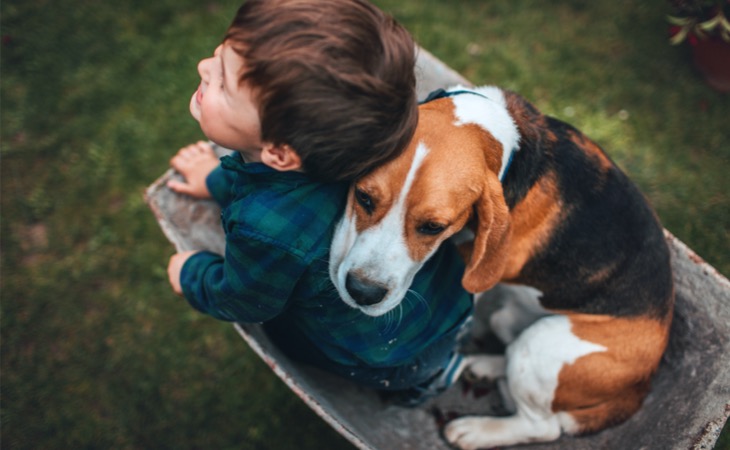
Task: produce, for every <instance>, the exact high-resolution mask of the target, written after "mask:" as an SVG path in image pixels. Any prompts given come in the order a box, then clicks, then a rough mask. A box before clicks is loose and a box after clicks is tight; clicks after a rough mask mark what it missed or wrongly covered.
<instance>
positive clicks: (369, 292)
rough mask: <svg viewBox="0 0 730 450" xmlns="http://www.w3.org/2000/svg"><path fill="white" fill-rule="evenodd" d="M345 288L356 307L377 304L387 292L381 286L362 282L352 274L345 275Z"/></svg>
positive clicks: (365, 281) (366, 281) (362, 280)
mask: <svg viewBox="0 0 730 450" xmlns="http://www.w3.org/2000/svg"><path fill="white" fill-rule="evenodd" d="M345 288H347V292H348V293H349V294H350V296H351V297H352V298H353V299H354V300H355V301H356V302H357V304H358V305H363V306H368V305H374V304H376V303H379V302H381V301H382V300H383V298H385V294H387V293H388V290H387V289H386V288H384V287H383V286H381V285H379V284H377V283H373V282H372V281H369V280H364V279H362V278H360V277H358V276H357V275H354V274H352V273H348V274H347V278H346V279H345Z"/></svg>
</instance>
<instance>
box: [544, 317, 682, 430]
mask: <svg viewBox="0 0 730 450" xmlns="http://www.w3.org/2000/svg"><path fill="white" fill-rule="evenodd" d="M567 317H568V318H569V319H570V321H571V323H572V332H573V334H574V335H576V336H577V337H579V338H580V339H582V340H585V341H589V342H593V343H595V344H598V345H602V346H604V347H606V348H607V349H608V350H606V351H604V352H596V353H591V354H589V355H586V356H583V357H581V358H578V360H577V361H575V363H573V364H571V365H566V366H563V368H562V370H561V371H560V375H559V376H558V387H557V389H556V390H555V396H554V398H553V405H552V408H553V411H555V412H559V411H562V412H567V413H570V415H571V416H572V417H573V419H574V420H575V421H576V423H577V424H578V426H579V429H580V432H581V433H589V432H593V431H597V430H599V429H601V428H604V427H606V426H611V425H614V424H617V423H620V422H622V421H624V420H626V419H627V418H628V417H630V416H631V415H632V414H633V413H635V412H636V410H638V409H639V407H640V406H641V403H642V401H643V399H644V397H645V396H646V393H647V391H648V389H649V382H650V378H651V376H652V374H653V373H654V371H655V370H656V368H657V366H658V365H659V361H660V360H661V357H662V354H663V353H664V349H665V348H666V345H667V341H668V338H669V322H670V320H665V321H657V320H654V319H649V318H643V317H639V318H618V317H612V316H597V315H588V314H570V313H568V314H567Z"/></svg>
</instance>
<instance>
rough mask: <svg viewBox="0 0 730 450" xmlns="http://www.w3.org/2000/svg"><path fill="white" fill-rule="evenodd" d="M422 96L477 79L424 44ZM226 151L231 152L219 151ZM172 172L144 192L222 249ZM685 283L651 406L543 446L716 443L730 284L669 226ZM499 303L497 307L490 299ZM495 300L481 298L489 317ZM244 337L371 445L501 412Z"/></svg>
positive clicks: (426, 448)
mask: <svg viewBox="0 0 730 450" xmlns="http://www.w3.org/2000/svg"><path fill="white" fill-rule="evenodd" d="M417 80H418V84H417V90H418V96H419V98H425V96H426V95H427V94H428V93H429V92H431V91H432V90H435V89H438V88H445V87H448V86H452V85H454V84H463V85H467V86H468V85H470V83H469V82H468V81H467V80H465V79H464V78H463V77H461V76H460V75H459V74H458V73H456V72H455V71H453V70H451V69H450V68H449V67H447V66H446V65H445V64H444V63H442V62H441V61H439V60H438V59H436V58H435V57H434V56H433V55H431V54H430V53H428V52H427V51H425V50H423V49H419V56H418V61H417ZM216 150H217V151H218V152H219V153H220V154H221V155H222V154H224V153H225V152H226V150H225V149H221V148H218V149H216ZM175 176H179V175H177V174H175V173H174V172H173V171H172V170H168V171H167V172H166V173H165V174H163V175H162V176H161V177H160V178H159V179H158V180H156V181H155V182H154V183H153V184H152V185H151V186H150V187H149V188H148V189H147V191H146V193H145V197H146V201H147V203H148V204H149V206H150V208H151V209H152V211H153V212H154V214H155V216H156V218H157V220H158V222H159V224H160V226H161V228H162V230H163V232H164V234H165V235H166V236H167V238H168V239H169V240H170V241H171V242H172V243H173V244H174V245H175V247H176V248H177V250H178V251H183V250H195V249H207V250H211V251H214V252H217V253H219V254H223V250H224V246H225V243H224V235H223V231H222V229H221V225H220V209H219V208H218V206H217V205H216V204H215V203H214V202H212V201H209V200H195V199H192V198H190V197H187V196H183V195H179V194H176V193H174V192H172V191H170V190H169V189H168V188H167V187H166V182H167V180H168V179H170V177H175ZM665 236H666V239H667V242H668V244H669V248H670V250H671V254H672V263H673V273H674V283H675V289H676V308H675V317H674V321H673V323H672V329H671V336H670V339H669V346H668V348H667V351H666V353H665V355H664V357H663V359H662V362H661V365H660V367H659V370H658V372H657V374H656V376H655V378H654V380H653V383H652V390H651V393H650V394H649V395H648V396H647V398H646V400H645V401H644V404H643V406H642V408H641V409H640V410H639V411H638V412H637V413H636V414H634V415H633V416H632V417H631V418H630V419H629V420H627V421H626V422H624V423H623V424H621V425H618V426H616V427H613V428H609V429H607V430H604V431H602V432H599V433H597V434H594V435H590V436H583V437H570V436H563V437H561V438H560V439H559V440H557V441H554V442H550V443H544V444H533V445H530V446H529V447H530V448H535V449H561V450H567V449H576V450H579V449H585V450H589V449H590V450H595V449H647V450H648V449H662V450H666V449H694V450H700V449H712V448H713V446H714V444H715V442H716V441H717V438H718V437H719V435H720V432H721V431H722V428H723V426H724V424H725V422H726V420H727V418H728V416H729V415H730V282H729V281H728V280H727V279H726V278H724V277H723V276H722V275H721V274H720V273H718V272H717V271H716V270H715V269H714V268H712V267H711V266H710V265H708V264H707V263H705V262H704V261H703V260H702V259H701V258H700V257H698V256H697V255H696V254H695V253H694V252H692V250H690V249H689V248H688V247H687V246H686V245H685V244H683V243H682V242H681V241H679V239H677V238H676V237H674V236H673V235H672V234H671V233H669V232H668V231H666V230H665ZM490 304H491V305H490ZM495 304H498V301H496V302H482V303H478V304H477V308H476V312H475V319H476V320H477V321H480V322H481V323H487V317H488V315H489V314H490V312H491V311H493V310H494V309H495V308H494V305H495ZM234 326H235V327H236V330H237V331H238V332H239V333H240V335H241V337H242V338H243V339H244V340H245V341H246V342H247V343H248V345H249V346H250V347H251V348H252V349H253V351H254V352H256V354H258V356H259V357H261V359H263V360H264V361H265V362H266V364H267V365H268V366H269V367H270V368H271V369H272V371H273V372H274V373H275V374H276V375H278V376H279V377H280V378H281V379H282V380H283V381H284V383H285V384H286V385H287V386H288V387H289V388H290V389H291V390H292V391H294V393H296V395H298V396H299V397H300V398H301V399H302V400H303V401H304V402H305V403H306V404H307V405H308V406H309V407H310V408H312V409H313V410H314V411H315V413H317V414H318V415H319V416H320V417H321V418H322V419H323V420H325V421H326V422H327V423H328V424H329V425H331V426H332V427H333V428H334V429H335V430H336V431H337V432H339V433H340V434H342V435H343V436H344V437H345V438H346V439H348V440H349V441H350V442H351V443H352V444H353V445H354V446H355V447H357V448H359V449H362V450H376V449H382V450H385V449H399V450H409V449H413V450H448V449H449V448H450V447H449V445H448V444H447V443H446V442H445V441H444V440H443V438H442V437H441V436H440V434H439V432H440V428H441V426H442V425H443V423H444V421H445V420H448V419H450V418H452V417H455V416H456V415H461V414H485V415H501V414H504V409H503V406H502V404H501V400H500V398H499V395H498V390H497V389H491V387H490V386H488V385H487V386H479V385H469V384H468V383H466V382H461V383H457V384H456V385H455V386H453V387H452V388H450V389H449V390H448V391H446V392H445V393H443V394H442V395H441V396H439V397H437V398H436V399H433V400H430V401H428V402H427V403H426V404H424V405H422V406H419V407H415V408H404V407H399V406H395V405H393V404H389V403H388V402H387V401H384V400H383V399H382V398H381V396H380V395H379V394H378V393H377V392H376V391H373V390H370V389H368V388H364V387H361V386H358V385H355V384H353V383H351V382H349V381H347V380H344V379H342V378H339V377H337V376H335V375H331V374H329V373H325V372H323V371H320V370H318V369H316V368H313V367H309V366H306V365H302V364H299V363H296V362H294V361H292V360H290V359H289V358H287V357H286V356H285V355H284V354H283V353H282V352H281V351H279V350H278V349H277V348H276V346H274V344H273V343H272V342H271V341H270V340H269V338H268V337H267V335H266V333H265V332H264V331H263V329H262V327H261V326H260V325H258V324H234Z"/></svg>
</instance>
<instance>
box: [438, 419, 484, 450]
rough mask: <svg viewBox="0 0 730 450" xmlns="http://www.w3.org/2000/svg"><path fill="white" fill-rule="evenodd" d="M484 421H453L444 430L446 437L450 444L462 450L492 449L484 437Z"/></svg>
mask: <svg viewBox="0 0 730 450" xmlns="http://www.w3.org/2000/svg"><path fill="white" fill-rule="evenodd" d="M484 420H485V419H484V418H483V417H463V418H461V419H456V420H453V421H451V422H449V423H448V424H447V425H446V428H444V436H445V437H446V440H447V441H449V444H451V445H453V446H455V447H458V448H460V449H462V450H477V449H486V448H490V447H492V445H491V443H490V442H488V438H487V436H485V435H484V430H483V422H484ZM485 438H486V439H485Z"/></svg>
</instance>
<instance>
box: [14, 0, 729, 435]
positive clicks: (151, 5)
mask: <svg viewBox="0 0 730 450" xmlns="http://www.w3.org/2000/svg"><path fill="white" fill-rule="evenodd" d="M376 3H377V4H378V5H380V6H381V7H383V8H384V9H386V10H388V11H390V12H391V13H393V14H394V15H395V16H396V17H397V18H398V19H399V20H400V21H401V22H402V23H403V24H404V25H406V26H407V27H408V28H409V29H410V30H411V31H412V32H413V34H414V35H415V37H416V39H417V40H418V42H419V43H420V44H421V45H423V46H424V47H425V48H427V49H428V50H429V51H431V52H432V53H434V54H435V55H436V56H438V57H439V58H441V59H442V60H444V61H445V62H446V63H447V64H449V65H450V66H452V67H453V68H454V69H456V70H457V71H459V72H460V73H462V74H464V75H465V76H466V77H467V78H468V79H470V80H471V81H473V82H475V83H478V84H498V85H501V86H504V87H508V88H510V89H514V90H516V91H518V92H520V93H522V94H523V95H525V96H526V97H527V98H529V99H531V100H532V101H533V102H534V103H535V104H536V105H537V106H538V107H539V108H540V109H542V110H543V111H544V112H546V113H549V114H552V115H555V116H557V117H559V118H562V119H565V120H568V121H570V122H571V123H573V124H575V125H576V126H578V127H579V128H581V129H583V130H584V131H586V132H587V133H588V134H589V135H590V136H592V137H593V138H595V139H596V140H597V141H598V142H599V143H601V144H602V145H603V146H604V147H605V148H606V149H607V150H608V152H609V153H610V154H611V155H612V157H613V158H614V159H615V160H616V162H617V163H618V164H619V165H620V166H621V167H623V168H624V169H625V170H626V171H627V172H628V173H629V174H630V175H631V176H632V177H633V178H634V179H635V180H636V181H637V183H638V184H639V186H640V187H641V188H642V190H643V191H644V192H645V193H646V195H647V197H648V198H649V200H650V201H651V203H652V204H653V205H654V206H655V208H656V210H657V212H658V215H659V217H660V218H661V220H662V222H663V224H664V225H665V227H666V228H668V229H669V230H670V231H672V232H673V233H674V234H675V235H677V236H678V237H679V238H680V239H681V240H683V241H684V242H685V243H687V244H688V245H689V246H690V247H692V248H693V249H694V250H695V251H697V253H698V254H699V255H701V256H702V257H703V258H705V259H706V260H707V261H708V262H710V263H711V264H712V265H714V266H715V267H716V268H717V269H718V270H719V271H720V272H722V273H724V274H726V275H727V274H730V253H729V252H728V248H729V246H728V243H729V241H730V240H729V239H728V230H729V229H730V180H729V177H727V176H726V172H728V169H729V168H730V164H729V162H730V127H728V126H727V118H728V117H730V97H728V96H727V95H725V96H722V95H719V94H717V93H715V92H713V91H711V90H709V89H708V88H707V87H705V86H704V85H703V84H702V82H701V81H700V79H699V78H698V77H697V75H696V74H695V73H694V72H693V70H692V68H691V67H690V66H689V65H688V64H687V62H688V55H687V54H686V49H681V48H679V49H678V48H674V47H670V46H669V45H668V44H667V41H666V33H665V30H666V24H665V22H664V15H665V13H666V12H667V11H666V10H665V8H664V5H663V4H662V3H661V2H659V3H657V2H629V1H626V0H621V1H614V0H596V1H593V2H579V1H575V0H573V1H569V0H565V1H559V2H551V3H550V6H549V7H548V6H546V5H547V3H545V2H538V1H528V0H515V1H511V2H478V1H473V0H460V1H454V2H448V3H447V2H443V1H437V0H428V1H416V0H408V1H402V0H401V1H396V0H378V1H376ZM237 6H238V4H237V3H236V2H232V1H219V2H199V1H195V0H177V1H173V0H159V1H157V2H142V1H138V0H117V1H116V2H78V1H71V0H57V1H55V2H50V1H47V0H25V1H23V2H20V1H12V0H11V1H5V2H2V4H1V5H0V8H1V9H0V13H1V15H0V20H1V22H0V26H1V33H2V47H1V57H2V66H1V70H2V77H0V88H1V91H0V93H1V95H2V103H1V104H0V112H1V114H2V115H1V116H0V117H1V119H2V128H1V130H0V133H1V134H0V138H1V141H0V145H1V153H0V155H1V156H2V166H1V169H2V173H1V177H0V181H1V182H2V198H1V203H0V206H1V207H2V222H1V223H0V226H1V234H0V239H1V242H0V244H1V246H2V253H1V254H0V258H1V260H0V262H1V264H2V266H1V269H2V277H1V282H2V285H1V288H2V290H1V295H2V305H1V306H2V318H1V323H0V325H1V331H0V332H1V337H2V360H1V367H2V400H3V403H2V439H3V444H4V446H6V447H7V448H13V449H36V448H74V449H77V448H88V449H94V448H118V449H147V448H155V449H164V448H175V449H186V448H190V449H193V448H216V449H228V448H246V449H284V448H297V449H315V448H316V449H320V448H327V449H346V448H352V447H351V446H350V445H349V444H348V443H347V442H346V441H344V439H343V438H341V437H340V436H339V435H337V434H336V433H335V432H334V431H332V430H331V429H329V427H328V426H326V425H325V424H324V423H323V422H322V421H321V420H320V419H319V418H318V417H316V416H315V415H314V413H312V412H311V411H309V410H308V408H307V407H306V406H304V405H303V404H302V403H301V401H299V399H298V398H296V396H294V394H292V393H290V392H289V391H288V390H287V389H286V388H285V387H284V385H283V383H281V382H280V381H279V380H278V379H277V378H276V377H275V376H274V375H273V374H272V373H271V372H270V370H269V369H268V367H266V366H265V365H264V364H263V363H261V362H260V361H258V360H257V359H256V357H255V356H254V355H253V353H252V352H251V351H250V350H249V349H248V348H246V346H245V344H244V343H243V342H241V340H240V339H239V338H238V336H237V335H236V334H235V332H234V330H233V329H232V328H231V327H230V326H229V325H228V324H225V323H221V322H217V321H215V320H213V319H209V318H206V317H203V316H202V315H200V314H198V313H195V312H194V311H192V310H191V308H190V307H189V306H187V304H186V303H185V301H184V300H181V299H180V298H178V297H176V296H175V295H173V294H172V293H171V292H170V290H169V287H168V285H167V281H166V275H165V265H166V261H167V258H168V257H169V255H170V254H171V252H172V248H171V247H170V245H169V244H168V243H167V242H166V241H165V239H164V237H163V235H162V233H161V232H160V231H159V229H158V227H157V224H156V223H155V221H154V218H153V217H152V215H151V214H150V212H149V211H148V209H147V207H146V206H145V205H144V203H143V200H142V192H143V190H144V188H145V186H147V185H148V184H149V183H150V182H151V181H152V180H154V179H155V178H156V177H157V176H158V175H159V174H161V173H162V172H163V171H164V170H165V168H166V167H167V161H168V159H169V158H170V156H171V155H172V153H173V152H174V151H175V150H176V149H177V148H179V147H180V146H182V145H184V144H186V143H188V142H189V141H191V140H195V139H199V138H201V137H202V135H201V134H200V131H199V129H198V128H197V126H196V124H195V123H194V121H193V120H192V118H190V117H189V114H188V112H187V103H188V100H189V97H190V95H191V93H192V91H193V90H194V88H195V86H196V85H197V82H198V76H197V73H196V69H195V67H196V64H197V61H198V60H199V59H200V58H201V57H203V56H206V55H208V54H210V53H211V52H212V50H213V48H214V47H215V46H216V45H217V43H218V41H219V40H220V38H221V36H222V34H223V32H224V30H225V28H226V26H227V25H228V22H229V21H230V18H231V17H232V15H233V13H234V12H235V9H236V8H237ZM727 434H728V433H727V432H726V433H725V437H724V438H723V440H722V442H720V443H719V444H718V448H728V447H730V443H729V442H728V438H727Z"/></svg>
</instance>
